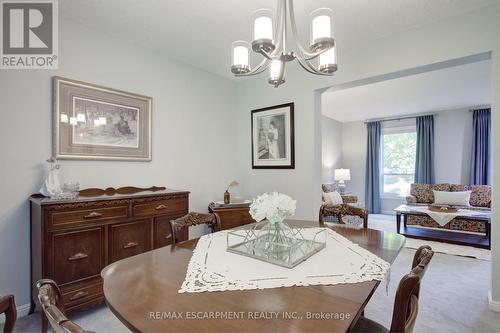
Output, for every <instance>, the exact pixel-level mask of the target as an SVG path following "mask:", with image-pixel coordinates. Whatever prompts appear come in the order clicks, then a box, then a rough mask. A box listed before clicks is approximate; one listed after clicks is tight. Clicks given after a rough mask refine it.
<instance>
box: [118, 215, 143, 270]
mask: <svg viewBox="0 0 500 333" xmlns="http://www.w3.org/2000/svg"><path fill="white" fill-rule="evenodd" d="M150 228H151V220H149V219H148V220H137V221H134V222H131V223H124V224H115V225H112V226H111V228H110V233H109V250H110V258H109V259H110V263H111V262H115V261H117V260H120V259H124V258H128V257H131V256H135V255H137V254H140V253H143V252H146V251H149V250H152V248H151V231H150V230H151V229H150Z"/></svg>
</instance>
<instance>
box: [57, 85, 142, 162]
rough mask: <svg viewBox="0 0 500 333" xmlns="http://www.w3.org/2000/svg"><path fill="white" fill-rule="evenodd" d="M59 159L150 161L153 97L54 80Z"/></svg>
mask: <svg viewBox="0 0 500 333" xmlns="http://www.w3.org/2000/svg"><path fill="white" fill-rule="evenodd" d="M53 84H54V139H53V140H54V155H55V157H56V158H57V159H92V160H129V161H151V112H152V110H151V108H152V98H151V97H147V96H142V95H137V94H133V93H128V92H124V91H119V90H114V89H111V88H106V87H101V86H97V85H94V84H90V83H84V82H79V81H74V80H69V79H65V78H61V77H55V78H54V82H53Z"/></svg>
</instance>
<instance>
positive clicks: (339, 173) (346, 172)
mask: <svg viewBox="0 0 500 333" xmlns="http://www.w3.org/2000/svg"><path fill="white" fill-rule="evenodd" d="M334 179H335V180H337V181H344V180H351V170H350V169H335V171H334Z"/></svg>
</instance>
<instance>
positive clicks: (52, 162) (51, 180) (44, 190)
mask: <svg viewBox="0 0 500 333" xmlns="http://www.w3.org/2000/svg"><path fill="white" fill-rule="evenodd" d="M47 162H48V163H49V169H48V173H47V178H46V179H45V181H44V182H43V185H42V187H41V188H40V193H41V194H43V195H44V196H46V197H51V198H53V197H58V196H60V195H61V194H62V193H63V191H62V188H61V184H60V182H59V169H60V168H61V166H60V165H59V164H58V163H57V160H56V159H55V158H54V157H51V158H49V159H48V160H47Z"/></svg>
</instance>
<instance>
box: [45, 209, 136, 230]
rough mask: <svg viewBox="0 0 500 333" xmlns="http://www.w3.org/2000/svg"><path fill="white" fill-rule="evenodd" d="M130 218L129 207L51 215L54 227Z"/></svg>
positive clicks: (72, 211)
mask: <svg viewBox="0 0 500 333" xmlns="http://www.w3.org/2000/svg"><path fill="white" fill-rule="evenodd" d="M127 216H128V207H127V206H117V207H106V208H96V209H85V210H71V211H63V212H53V213H51V218H50V221H51V224H52V226H53V227H66V226H69V225H73V224H82V223H86V224H88V223H93V222H101V221H104V220H112V219H123V218H126V217H127Z"/></svg>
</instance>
